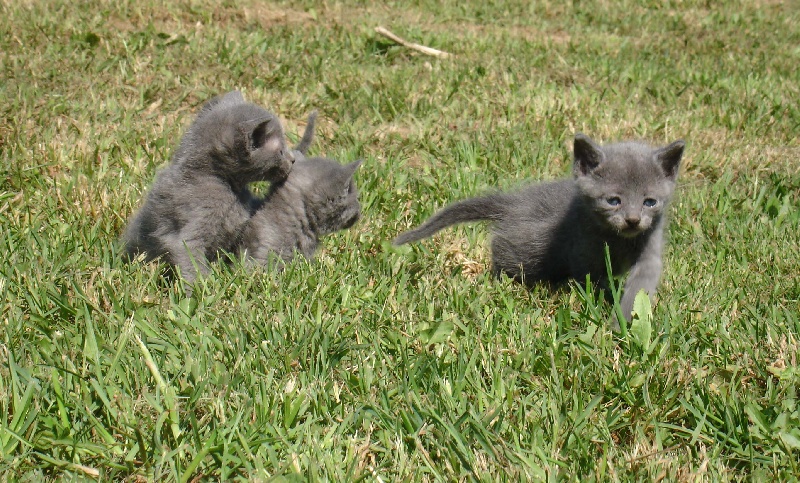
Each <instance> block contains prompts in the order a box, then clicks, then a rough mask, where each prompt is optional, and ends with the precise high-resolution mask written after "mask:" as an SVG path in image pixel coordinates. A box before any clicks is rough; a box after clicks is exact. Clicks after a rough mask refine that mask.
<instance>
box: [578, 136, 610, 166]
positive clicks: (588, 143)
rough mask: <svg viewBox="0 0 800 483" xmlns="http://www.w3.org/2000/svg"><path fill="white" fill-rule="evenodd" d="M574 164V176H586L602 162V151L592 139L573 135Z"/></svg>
mask: <svg viewBox="0 0 800 483" xmlns="http://www.w3.org/2000/svg"><path fill="white" fill-rule="evenodd" d="M573 151H574V152H575V162H574V166H573V170H574V171H575V173H576V174H578V173H579V174H582V175H586V174H589V173H590V172H591V171H592V170H593V169H594V168H596V167H597V166H598V165H599V164H600V163H601V162H603V158H604V157H605V156H604V155H603V151H601V150H600V146H598V145H597V144H595V142H594V141H592V139H591V138H590V137H589V136H587V135H585V134H582V133H578V134H576V135H575V144H574V148H573Z"/></svg>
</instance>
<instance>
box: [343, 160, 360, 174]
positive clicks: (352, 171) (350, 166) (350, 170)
mask: <svg viewBox="0 0 800 483" xmlns="http://www.w3.org/2000/svg"><path fill="white" fill-rule="evenodd" d="M363 162H364V160H363V159H359V160H357V161H353V162H352V163H350V164H348V165H347V171H348V173H349V174H350V176H351V177H352V176H353V175H354V174H355V172H356V170H357V169H358V167H359V166H361V163H363Z"/></svg>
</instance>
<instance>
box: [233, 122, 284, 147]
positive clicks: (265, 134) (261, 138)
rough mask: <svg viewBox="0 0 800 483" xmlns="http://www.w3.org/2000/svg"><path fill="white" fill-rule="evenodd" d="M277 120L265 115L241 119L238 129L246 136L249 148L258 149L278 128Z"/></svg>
mask: <svg viewBox="0 0 800 483" xmlns="http://www.w3.org/2000/svg"><path fill="white" fill-rule="evenodd" d="M278 122H279V121H278V120H277V119H275V118H274V117H272V116H265V117H261V118H258V119H252V120H250V121H242V122H241V123H240V124H239V129H240V130H241V131H242V132H243V133H244V134H245V136H247V138H248V140H249V141H250V142H249V143H248V146H249V147H250V149H253V150H255V149H259V148H260V147H261V146H263V145H264V144H265V143H266V142H267V141H268V140H269V138H270V137H272V135H273V134H274V133H275V131H276V130H277V129H278V124H277V123H278Z"/></svg>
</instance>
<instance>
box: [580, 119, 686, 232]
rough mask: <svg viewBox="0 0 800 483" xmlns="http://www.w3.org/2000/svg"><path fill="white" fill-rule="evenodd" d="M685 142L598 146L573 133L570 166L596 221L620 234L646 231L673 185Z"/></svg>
mask: <svg viewBox="0 0 800 483" xmlns="http://www.w3.org/2000/svg"><path fill="white" fill-rule="evenodd" d="M684 146H685V143H684V142H683V141H675V142H673V143H672V144H670V145H668V146H665V147H662V148H652V147H650V146H648V145H646V144H643V143H639V142H633V141H628V142H622V143H617V144H610V145H606V146H599V145H598V144H596V143H595V142H594V141H592V140H591V139H590V138H589V137H588V136H586V135H584V134H576V135H575V162H574V165H573V170H574V173H575V178H576V180H577V183H578V188H579V189H580V191H581V194H582V195H583V197H584V201H585V202H586V204H587V206H589V207H590V208H591V210H592V211H593V212H594V213H595V215H596V217H597V220H598V222H600V223H601V225H603V226H605V227H606V228H607V229H609V230H611V231H613V232H614V233H616V234H618V235H620V236H622V237H625V238H633V237H636V236H638V235H640V234H641V233H644V232H646V231H648V230H650V229H651V228H652V227H653V226H654V224H655V223H656V222H657V221H658V220H659V219H660V218H661V216H662V215H663V213H664V210H665V208H666V206H667V203H668V202H669V199H670V197H671V196H672V192H673V191H674V190H675V180H676V179H677V177H678V166H679V164H680V161H681V156H682V155H683V148H684Z"/></svg>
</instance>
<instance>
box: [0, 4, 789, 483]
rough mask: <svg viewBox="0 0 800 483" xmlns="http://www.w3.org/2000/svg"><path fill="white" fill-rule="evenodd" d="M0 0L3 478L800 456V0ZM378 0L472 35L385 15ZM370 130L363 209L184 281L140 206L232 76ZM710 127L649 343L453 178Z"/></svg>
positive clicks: (326, 122)
mask: <svg viewBox="0 0 800 483" xmlns="http://www.w3.org/2000/svg"><path fill="white" fill-rule="evenodd" d="M165 3H167V5H159V4H156V3H153V2H113V3H109V2H98V1H81V2H77V3H76V2H60V1H55V2H45V1H38V0H31V1H27V2H8V1H4V2H2V3H0V99H2V102H0V112H1V113H2V118H0V153H2V163H1V164H0V170H1V171H2V178H0V179H2V185H0V226H2V230H1V231H0V235H1V236H0V253H2V254H3V256H2V261H1V262H0V272H2V277H0V304H2V319H0V456H2V458H0V459H1V460H2V462H0V475H1V476H0V481H16V480H22V481H40V480H42V479H48V480H56V479H62V478H67V479H82V478H90V479H91V478H95V477H99V478H100V479H102V480H104V481H109V480H121V479H126V480H127V481H149V480H156V481H162V480H167V481H201V480H206V479H210V480H217V479H222V480H228V479H245V480H266V479H270V478H273V477H274V478H278V479H280V478H285V479H288V480H299V479H308V480H320V479H322V480H335V481H353V480H366V481H398V480H400V481H439V480H448V481H452V480H459V481H461V480H473V479H477V480H487V481H489V480H498V479H506V478H507V479H509V480H512V481H517V480H545V479H546V480H552V481H559V480H581V481H584V480H593V479H595V480H611V481H614V480H620V481H627V480H641V481H651V480H659V479H662V478H663V479H666V480H678V481H696V480H698V479H700V480H708V481H720V480H723V481H724V480H750V479H754V480H773V479H775V480H793V479H797V478H800V463H798V461H800V429H798V428H800V406H798V399H797V390H798V386H800V366H798V352H800V350H799V347H798V346H799V345H800V344H798V334H800V307H799V303H798V299H799V298H800V277H799V276H798V273H800V249H799V248H798V247H799V246H800V234H799V232H800V230H798V226H800V144H798V137H799V135H800V109H799V108H798V99H800V77H798V75H797V66H798V65H800V48H799V47H798V45H800V11H798V9H797V8H795V6H794V5H793V4H792V2H772V1H767V0H762V1H755V2H745V1H741V2H738V1H733V0H726V1H724V2H711V3H708V2H701V1H685V2H667V3H664V2H650V1H641V2H633V1H624V2H605V1H596V2H572V3H571V4H570V2H542V3H539V2H536V3H529V2H521V1H520V2H511V1H503V0H496V1H488V2H487V1H481V2H478V1H475V2H463V1H445V2H433V1H429V0H418V1H415V2H393V3H388V4H382V5H373V4H371V3H369V2H367V3H360V2H323V3H320V2H312V1H286V2H277V3H273V4H267V3H264V2H260V1H255V0H241V1H230V2H223V3H222V4H221V5H217V2H212V1H209V0H199V1H192V2H187V1H178V2H165ZM378 25H384V26H385V27H387V28H389V29H391V30H393V31H395V32H396V33H398V34H399V35H401V36H404V37H407V38H409V39H411V40H414V41H416V42H419V43H423V44H426V45H430V46H433V47H436V48H439V49H442V50H446V51H449V52H452V53H454V54H455V57H454V58H452V59H447V60H437V59H434V58H430V57H425V56H423V55H421V54H417V53H414V52H411V51H408V50H406V49H404V48H401V47H398V46H395V45H392V44H390V43H388V42H387V41H386V40H385V39H383V38H381V37H379V36H377V34H375V33H374V31H373V28H374V27H375V26H378ZM234 88H238V89H242V90H243V91H244V93H245V95H246V96H247V97H248V98H249V99H251V100H253V101H255V102H257V103H259V104H262V105H264V106H267V107H268V108H270V109H271V110H273V111H274V112H276V113H278V114H279V115H280V116H281V117H282V118H283V119H284V120H285V124H286V127H287V130H288V132H289V133H290V135H291V136H292V138H293V139H297V135H298V134H299V132H300V131H301V128H302V126H303V125H304V124H303V123H304V120H305V118H306V116H307V115H308V113H309V112H310V111H311V110H312V109H319V111H320V130H319V137H318V138H317V142H316V144H315V145H314V148H313V149H312V153H313V154H320V153H324V154H326V155H330V156H332V157H336V158H338V159H340V160H342V161H350V160H353V159H355V158H357V157H363V158H365V163H364V165H363V167H362V168H361V169H360V171H359V173H358V184H359V188H360V190H361V193H362V194H361V201H362V206H363V211H364V216H363V219H362V220H361V221H360V222H359V223H358V224H357V225H356V226H355V227H354V228H353V229H351V230H349V231H347V232H342V233H338V234H335V235H332V236H330V237H329V238H327V239H326V240H325V243H324V247H323V248H322V250H321V251H320V253H319V256H318V259H317V261H316V262H315V263H313V264H310V263H306V262H302V261H299V262H297V263H294V264H292V265H291V266H290V267H289V268H288V270H287V271H286V272H285V273H282V274H275V273H269V272H263V271H257V272H255V273H252V272H248V271H247V270H245V269H244V268H243V267H241V266H240V265H234V266H232V267H216V269H215V271H214V273H213V274H212V276H210V277H208V278H207V279H206V280H205V281H204V282H203V283H202V284H201V286H199V287H197V290H196V292H195V293H196V297H195V298H192V299H184V298H183V296H182V294H183V287H182V286H181V285H180V283H177V284H174V285H171V284H169V283H166V282H164V281H163V280H161V278H160V277H159V268H158V267H157V266H155V265H140V264H134V265H126V264H123V263H121V262H120V260H119V246H118V245H117V240H118V237H119V235H120V233H121V231H122V229H123V227H124V225H125V222H126V220H127V219H128V217H129V216H130V215H131V213H132V212H133V211H134V210H135V209H136V208H137V207H138V206H139V205H140V203H141V200H142V197H143V195H144V193H146V190H147V187H148V186H149V184H150V183H151V181H152V179H153V177H154V175H155V173H156V171H157V169H158V168H159V167H161V166H163V165H164V164H165V163H167V162H168V160H169V157H170V155H171V153H172V151H173V149H174V148H175V146H176V144H177V142H178V140H179V139H180V136H181V133H182V132H183V130H184V129H185V128H186V126H187V125H188V123H189V122H191V119H192V116H193V113H194V112H195V111H196V110H197V109H198V107H199V106H200V105H201V104H202V102H204V101H205V100H206V99H208V98H209V97H211V96H212V95H215V94H217V93H220V92H224V91H227V90H230V89H234ZM576 131H582V132H585V133H587V134H589V135H591V136H592V137H594V138H595V139H598V140H603V141H611V140H618V139H625V138H644V139H648V140H651V141H652V142H654V143H666V142H669V141H672V140H675V139H678V138H684V139H685V140H686V141H687V151H686V158H685V163H684V165H683V169H682V173H681V175H680V176H681V177H680V187H679V190H678V194H677V198H676V200H675V202H674V204H673V207H672V210H671V211H672V220H673V221H672V225H671V228H670V245H669V248H668V250H667V252H666V254H665V270H664V278H663V283H662V286H661V290H660V293H659V297H658V303H657V304H656V306H655V308H654V312H653V317H652V320H651V325H652V330H653V333H652V337H651V343H650V344H649V345H648V344H646V343H645V344H643V343H642V341H641V340H640V339H639V338H637V337H635V336H634V335H633V334H631V335H629V336H627V337H623V338H621V339H620V338H617V337H614V336H613V335H612V334H611V333H610V331H609V329H608V320H609V318H610V316H611V313H612V310H611V308H610V307H609V306H608V305H607V304H605V303H602V302H599V301H598V300H597V299H596V296H595V294H594V293H593V292H592V291H591V290H588V291H587V290H586V287H585V286H584V285H583V284H578V283H575V284H572V285H570V286H569V287H566V288H565V289H561V290H551V289H549V288H546V287H536V288H533V289H532V290H526V289H524V288H523V287H521V286H519V285H516V284H513V283H510V282H509V281H507V280H493V279H492V278H491V277H490V276H489V274H488V273H487V268H488V265H489V247H488V240H489V237H488V233H487V230H486V228H485V227H484V226H481V225H469V226H463V227H458V228H454V229H450V230H446V231H444V232H442V233H440V234H438V235H436V236H435V237H433V238H432V239H430V240H426V241H424V242H422V243H419V244H415V245H413V246H411V247H404V248H400V249H395V248H392V247H391V246H390V245H389V244H388V240H391V239H392V238H393V237H394V236H396V234H397V233H399V232H400V231H402V230H404V229H406V228H408V227H410V226H411V225H413V224H416V223H419V222H421V221H422V220H424V219H425V218H426V217H427V216H429V215H430V214H431V213H433V212H434V211H435V209H437V208H438V207H440V206H442V205H444V204H446V203H448V202H451V201H454V200H457V199H460V198H463V197H467V196H472V195H476V194H479V193H482V192H485V191H488V190H492V189H497V188H500V189H506V188H511V187H514V186H518V185H520V184H522V183H523V182H524V181H525V180H530V179H532V180H542V179H552V178H556V177H560V176H564V175H567V174H568V173H569V171H570V162H571V161H570V145H571V139H572V136H573V135H574V133H575V132H576Z"/></svg>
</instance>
